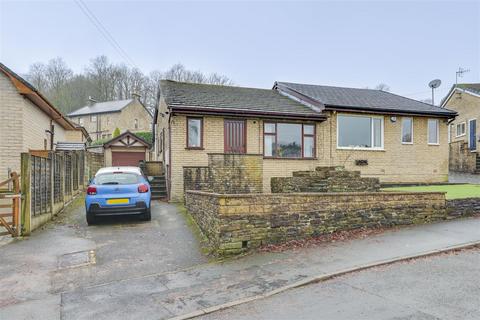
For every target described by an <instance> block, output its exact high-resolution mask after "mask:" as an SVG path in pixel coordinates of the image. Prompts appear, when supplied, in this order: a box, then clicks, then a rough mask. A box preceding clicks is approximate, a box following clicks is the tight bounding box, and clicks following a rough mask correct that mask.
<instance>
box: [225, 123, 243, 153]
mask: <svg viewBox="0 0 480 320" xmlns="http://www.w3.org/2000/svg"><path fill="white" fill-rule="evenodd" d="M245 125H246V123H245V120H229V119H225V125H224V139H225V153H246V152H247V141H246V140H247V131H246V130H247V129H246V128H245Z"/></svg>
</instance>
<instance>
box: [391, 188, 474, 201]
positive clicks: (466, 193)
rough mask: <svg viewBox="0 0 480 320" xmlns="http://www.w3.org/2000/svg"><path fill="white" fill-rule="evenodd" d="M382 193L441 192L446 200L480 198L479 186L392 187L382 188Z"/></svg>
mask: <svg viewBox="0 0 480 320" xmlns="http://www.w3.org/2000/svg"><path fill="white" fill-rule="evenodd" d="M382 191H412V192H424V191H442V192H446V193H447V199H463V198H480V185H478V184H456V185H432V186H413V187H392V188H383V189H382Z"/></svg>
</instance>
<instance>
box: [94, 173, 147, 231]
mask: <svg viewBox="0 0 480 320" xmlns="http://www.w3.org/2000/svg"><path fill="white" fill-rule="evenodd" d="M150 202H151V191H150V184H149V183H148V178H146V177H145V176H144V175H143V173H142V171H141V170H140V168H138V167H108V168H102V169H100V170H98V172H97V173H96V174H95V177H94V178H93V179H92V180H91V181H90V184H89V185H88V187H87V196H86V198H85V209H86V211H87V223H88V224H89V225H91V224H95V222H96V220H97V217H99V216H116V215H138V216H139V217H140V218H141V219H142V220H145V221H150V220H151V213H150Z"/></svg>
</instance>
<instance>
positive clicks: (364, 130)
mask: <svg viewBox="0 0 480 320" xmlns="http://www.w3.org/2000/svg"><path fill="white" fill-rule="evenodd" d="M337 148H339V149H373V150H374V149H377V150H379V149H380V150H381V149H383V117H373V116H356V115H355V116H353V115H342V114H339V115H338V116H337Z"/></svg>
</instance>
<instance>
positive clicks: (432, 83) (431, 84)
mask: <svg viewBox="0 0 480 320" xmlns="http://www.w3.org/2000/svg"><path fill="white" fill-rule="evenodd" d="M441 84H442V81H441V80H440V79H435V80H432V81H430V82H429V83H428V86H429V87H430V88H432V106H434V105H435V89H437V88H438V87H440V85H441Z"/></svg>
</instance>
